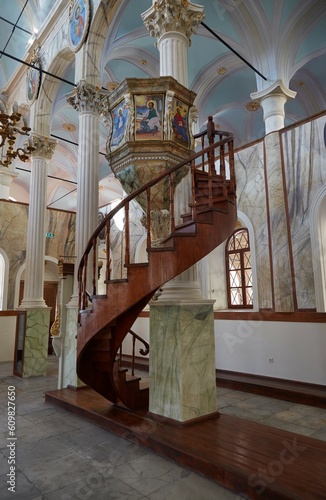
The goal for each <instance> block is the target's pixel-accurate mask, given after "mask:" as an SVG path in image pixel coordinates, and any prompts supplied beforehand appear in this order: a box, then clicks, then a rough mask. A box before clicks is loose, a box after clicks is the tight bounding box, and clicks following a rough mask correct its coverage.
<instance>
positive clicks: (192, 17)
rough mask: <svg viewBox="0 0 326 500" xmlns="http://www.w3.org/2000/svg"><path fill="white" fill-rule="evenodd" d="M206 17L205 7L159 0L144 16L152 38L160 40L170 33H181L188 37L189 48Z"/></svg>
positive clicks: (186, 2)
mask: <svg viewBox="0 0 326 500" xmlns="http://www.w3.org/2000/svg"><path fill="white" fill-rule="evenodd" d="M204 17H205V15H204V7H203V6H202V5H197V4H195V3H192V2H189V1H188V0H157V1H155V2H153V5H152V7H150V8H149V9H148V10H147V11H146V12H144V13H143V14H142V18H143V21H144V24H145V26H146V28H147V29H148V30H149V32H150V35H151V36H153V37H156V38H157V39H160V38H161V36H163V35H164V34H166V33H168V32H171V31H174V32H179V33H182V34H183V35H185V36H186V37H187V39H188V42H189V46H190V43H191V42H190V37H191V35H192V33H194V32H195V31H196V30H197V28H198V25H199V24H200V23H201V22H202V20H203V19H204Z"/></svg>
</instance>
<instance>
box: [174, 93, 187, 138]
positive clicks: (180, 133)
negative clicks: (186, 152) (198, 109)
mask: <svg viewBox="0 0 326 500" xmlns="http://www.w3.org/2000/svg"><path fill="white" fill-rule="evenodd" d="M188 112H189V106H187V105H186V104H184V103H183V102H182V101H179V99H174V106H173V114H172V116H173V118H172V129H173V135H174V140H175V141H176V142H179V143H180V144H184V145H185V146H188V143H189V130H188Z"/></svg>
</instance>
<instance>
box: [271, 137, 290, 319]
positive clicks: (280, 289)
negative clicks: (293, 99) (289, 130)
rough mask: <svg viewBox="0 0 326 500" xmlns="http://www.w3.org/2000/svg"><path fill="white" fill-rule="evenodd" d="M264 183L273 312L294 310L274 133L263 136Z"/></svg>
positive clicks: (278, 151) (278, 152)
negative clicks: (271, 273) (271, 266)
mask: <svg viewBox="0 0 326 500" xmlns="http://www.w3.org/2000/svg"><path fill="white" fill-rule="evenodd" d="M265 154H266V183H267V190H268V205H269V223H270V231H271V241H270V245H271V257H272V263H273V284H274V302H275V310H276V311H283V312H288V311H293V310H294V288H293V285H294V283H293V279H292V272H291V257H290V249H289V239H288V225H287V217H286V202H285V192H284V184H283V175H282V156H281V144H280V136H279V133H278V132H275V133H271V134H269V135H267V136H266V137H265Z"/></svg>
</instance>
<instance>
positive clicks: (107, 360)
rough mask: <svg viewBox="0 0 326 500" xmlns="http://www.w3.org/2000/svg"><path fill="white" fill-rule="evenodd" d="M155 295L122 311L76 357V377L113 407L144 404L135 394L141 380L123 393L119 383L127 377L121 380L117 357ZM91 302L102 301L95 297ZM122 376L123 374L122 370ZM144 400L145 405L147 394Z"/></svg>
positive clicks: (121, 385)
mask: <svg viewBox="0 0 326 500" xmlns="http://www.w3.org/2000/svg"><path fill="white" fill-rule="evenodd" d="M154 293H155V291H154V292H153V293H150V294H149V295H148V296H145V297H143V298H142V300H139V301H138V302H137V304H135V305H134V306H133V307H132V308H131V309H130V310H129V311H124V312H123V313H122V314H120V316H118V317H117V318H115V319H114V320H113V321H111V322H109V323H108V324H106V325H105V326H104V327H103V328H102V329H101V330H100V331H99V332H97V333H96V334H94V335H93V337H92V339H91V340H89V341H88V342H87V343H86V345H84V347H83V349H82V350H81V351H80V352H79V355H78V357H77V373H78V377H79V378H80V380H82V381H83V382H84V383H86V384H87V385H89V386H90V387H92V388H93V389H95V390H96V392H98V393H99V394H101V395H102V396H104V397H105V398H106V399H108V400H109V401H112V402H113V403H115V404H117V403H123V404H124V405H125V406H127V407H131V405H130V400H131V401H132V400H135V403H134V404H133V409H135V405H136V406H137V404H138V403H137V401H138V400H139V401H143V400H144V395H142V394H138V392H139V391H140V389H139V380H140V379H134V382H137V381H138V386H137V384H136V385H135V384H134V385H133V390H132V391H130V390H129V391H128V390H127V391H126V388H125V385H126V384H123V382H121V380H122V381H125V380H126V376H125V375H124V376H122V377H120V376H119V373H118V372H119V371H120V369H119V363H118V361H117V353H118V350H119V348H120V346H121V344H122V342H123V340H124V338H125V336H126V335H127V334H128V332H129V330H130V328H131V327H132V325H133V323H134V322H135V320H136V319H137V317H138V316H139V314H140V312H141V311H142V310H143V309H144V307H145V306H146V305H147V304H148V302H149V301H150V299H151V298H152V296H153V294H154ZM93 300H95V301H96V300H103V299H99V298H96V297H94V298H93ZM77 345H78V343H77ZM79 345H80V343H79ZM123 372H124V370H122V373H123ZM129 386H130V384H129ZM135 389H138V390H135ZM145 392H146V391H145ZM147 392H148V391H147ZM145 397H146V402H147V401H148V394H147V395H146V396H145ZM142 407H143V405H142Z"/></svg>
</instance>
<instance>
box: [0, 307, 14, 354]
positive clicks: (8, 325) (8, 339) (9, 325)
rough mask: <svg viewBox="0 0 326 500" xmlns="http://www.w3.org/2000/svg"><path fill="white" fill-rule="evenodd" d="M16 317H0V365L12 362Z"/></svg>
mask: <svg viewBox="0 0 326 500" xmlns="http://www.w3.org/2000/svg"><path fill="white" fill-rule="evenodd" d="M16 321H17V316H0V345H1V349H0V363H3V362H5V361H13V360H14V350H15V336H16Z"/></svg>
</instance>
